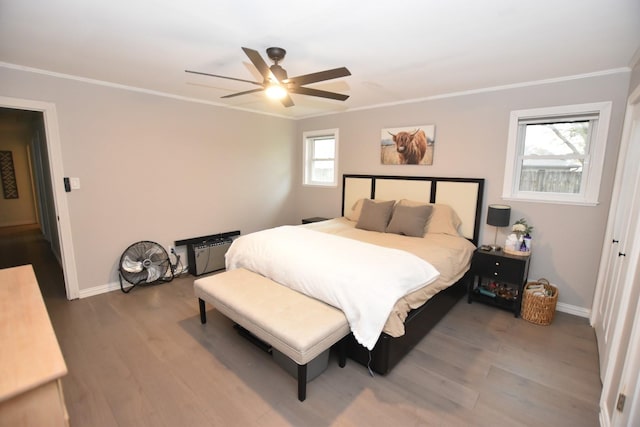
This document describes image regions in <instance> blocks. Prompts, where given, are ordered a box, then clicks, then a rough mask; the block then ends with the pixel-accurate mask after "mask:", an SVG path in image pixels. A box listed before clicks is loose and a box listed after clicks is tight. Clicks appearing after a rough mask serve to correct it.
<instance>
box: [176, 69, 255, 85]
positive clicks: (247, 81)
mask: <svg viewBox="0 0 640 427" xmlns="http://www.w3.org/2000/svg"><path fill="white" fill-rule="evenodd" d="M184 71H185V72H186V73H191V74H200V75H203V76H209V77H218V78H220V79H228V80H236V81H239V82H245V83H251V84H254V85H258V86H262V83H258V82H253V81H251V80H244V79H236V78H235V77H227V76H219V75H218V74H209V73H203V72H202V71H191V70H184Z"/></svg>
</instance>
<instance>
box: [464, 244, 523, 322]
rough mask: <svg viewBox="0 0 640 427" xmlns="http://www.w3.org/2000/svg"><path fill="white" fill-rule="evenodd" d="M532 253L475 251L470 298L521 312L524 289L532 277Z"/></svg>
mask: <svg viewBox="0 0 640 427" xmlns="http://www.w3.org/2000/svg"><path fill="white" fill-rule="evenodd" d="M530 258H531V256H530V255H527V256H517V255H509V254H506V253H504V252H502V251H483V250H480V249H478V250H476V252H475V253H474V254H473V259H472V261H471V270H470V272H471V280H470V281H469V284H468V288H467V301H468V302H469V304H471V302H472V301H479V302H482V303H485V304H489V305H493V306H495V307H499V308H502V309H504V310H509V311H513V314H514V315H515V317H518V316H519V315H520V308H521V304H522V292H523V289H524V285H525V284H526V283H527V277H528V276H529V260H530Z"/></svg>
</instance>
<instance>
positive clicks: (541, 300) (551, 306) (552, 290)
mask: <svg viewBox="0 0 640 427" xmlns="http://www.w3.org/2000/svg"><path fill="white" fill-rule="evenodd" d="M533 286H542V287H543V288H544V295H537V294H534V293H533V292H531V291H530V290H529V288H531V287H533ZM528 290H529V291H528ZM557 302H558V288H556V287H555V286H553V285H551V284H549V281H548V280H547V279H538V281H537V282H529V283H527V284H526V285H525V287H524V293H523V294H522V310H521V312H520V313H521V316H522V318H523V319H524V320H526V321H527V322H531V323H535V324H536V325H549V324H551V322H552V321H553V316H554V315H555V313H556V303H557Z"/></svg>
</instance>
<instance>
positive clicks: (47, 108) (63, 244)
mask: <svg viewBox="0 0 640 427" xmlns="http://www.w3.org/2000/svg"><path fill="white" fill-rule="evenodd" d="M0 107H5V108H13V109H18V110H31V111H39V112H41V113H42V115H43V119H44V128H45V133H46V135H45V138H46V146H47V153H48V157H49V169H50V171H51V183H52V187H53V203H54V206H55V210H56V218H57V220H58V221H57V227H58V236H59V241H60V254H61V257H62V270H63V274H64V286H65V290H66V294H67V299H69V300H72V299H77V298H78V297H79V295H80V287H79V283H78V271H77V269H76V258H75V253H74V249H73V238H72V234H71V220H70V216H69V206H68V204H67V197H66V193H65V190H64V168H63V165H62V147H61V144H60V134H59V131H58V114H57V112H56V106H55V104H53V103H50V102H43V101H35V100H30V99H20V98H10V97H5V96H0Z"/></svg>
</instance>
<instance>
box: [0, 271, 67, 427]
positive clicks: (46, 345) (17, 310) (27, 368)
mask: <svg viewBox="0 0 640 427" xmlns="http://www.w3.org/2000/svg"><path fill="white" fill-rule="evenodd" d="M66 373H67V366H66V364H65V363H64V359H63V358H62V352H61V351H60V347H59V346H58V340H57V339H56V335H55V333H54V331H53V326H52V325H51V321H50V319H49V315H48V314H47V309H46V307H45V305H44V300H43V299H42V294H41V293H40V288H39V286H38V282H37V280H36V276H35V274H34V272H33V268H32V266H31V265H23V266H20V267H14V268H7V269H2V270H0V426H2V427H4V426H12V427H14V426H25V427H26V426H68V425H69V417H68V415H67V410H66V407H65V404H64V396H63V394H62V383H61V378H62V377H63V376H64V375H66Z"/></svg>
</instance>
